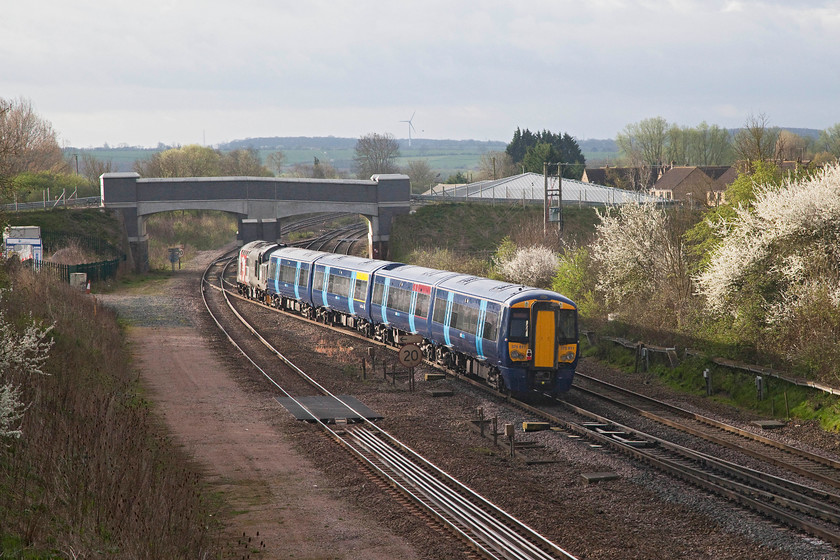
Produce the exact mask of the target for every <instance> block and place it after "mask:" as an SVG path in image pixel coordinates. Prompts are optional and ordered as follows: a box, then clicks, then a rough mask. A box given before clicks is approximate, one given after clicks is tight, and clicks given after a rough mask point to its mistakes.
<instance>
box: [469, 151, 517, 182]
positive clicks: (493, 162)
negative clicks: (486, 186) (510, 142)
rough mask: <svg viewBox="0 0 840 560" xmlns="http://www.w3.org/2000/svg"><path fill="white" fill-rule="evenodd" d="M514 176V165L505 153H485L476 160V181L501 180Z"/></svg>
mask: <svg viewBox="0 0 840 560" xmlns="http://www.w3.org/2000/svg"><path fill="white" fill-rule="evenodd" d="M515 174H516V165H515V164H514V163H513V158H511V157H510V154H508V153H507V152H487V153H485V154H481V158H479V160H478V179H479V180H481V179H502V178H504V177H510V176H511V175H515Z"/></svg>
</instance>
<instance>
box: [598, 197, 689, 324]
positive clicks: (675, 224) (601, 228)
mask: <svg viewBox="0 0 840 560" xmlns="http://www.w3.org/2000/svg"><path fill="white" fill-rule="evenodd" d="M599 216H600V219H601V223H600V224H598V225H597V226H596V228H597V237H596V239H595V241H594V242H593V244H592V248H591V251H592V260H593V262H594V263H595V264H596V266H597V267H598V272H599V274H598V280H597V289H598V291H599V292H600V293H601V294H603V297H604V301H605V303H606V305H607V308H608V310H611V311H613V312H619V314H621V315H624V316H625V318H629V317H635V318H637V319H643V320H645V321H653V322H655V323H656V324H655V325H653V326H656V327H663V326H668V327H679V326H680V325H681V324H682V320H683V316H684V311H683V310H684V307H685V306H686V305H687V303H688V300H689V298H690V294H691V285H690V277H689V275H688V272H687V266H686V262H685V248H684V245H683V242H682V239H681V236H682V234H683V232H684V228H683V227H682V224H681V223H680V221H679V219H678V218H676V217H674V216H669V214H668V213H666V211H665V210H664V209H662V208H660V207H658V206H656V205H654V204H627V205H624V206H623V207H621V209H620V210H617V209H614V208H608V209H607V210H606V211H605V212H604V213H600V212H599ZM666 310H667V312H666Z"/></svg>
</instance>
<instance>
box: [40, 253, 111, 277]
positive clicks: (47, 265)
mask: <svg viewBox="0 0 840 560" xmlns="http://www.w3.org/2000/svg"><path fill="white" fill-rule="evenodd" d="M123 261H125V255H123V256H122V257H120V258H116V259H111V260H109V261H99V262H95V263H85V264H58V263H51V262H49V261H40V262H38V263H37V265H35V264H34V261H26V262H33V266H36V268H37V269H38V271H39V272H40V273H41V274H48V275H50V276H54V277H56V278H58V279H60V280H62V281H63V282H67V283H70V275H71V274H73V273H76V272H84V273H85V274H87V279H88V281H89V282H101V281H104V280H108V279H109V278H114V277H116V275H117V270H118V269H119V267H120V263H122V262H123Z"/></svg>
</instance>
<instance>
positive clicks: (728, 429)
mask: <svg viewBox="0 0 840 560" xmlns="http://www.w3.org/2000/svg"><path fill="white" fill-rule="evenodd" d="M587 387H589V388H587ZM573 390H576V391H579V392H581V393H585V394H588V395H591V396H595V397H597V398H599V399H602V400H605V401H608V402H610V403H612V404H615V405H617V406H621V407H623V408H626V409H628V410H631V411H633V412H635V413H637V414H638V415H640V416H642V417H644V418H648V419H650V420H653V421H655V422H658V423H660V424H663V425H665V426H668V427H670V428H673V429H676V430H679V431H681V432H685V433H688V434H691V435H693V436H695V437H699V438H701V439H704V440H706V441H709V442H712V443H715V444H717V445H721V446H724V447H727V448H730V449H736V450H738V451H739V452H741V453H744V454H746V455H749V456H751V457H754V458H756V459H759V460H760V461H762V462H764V463H768V464H772V465H776V466H778V467H780V468H782V469H785V470H788V471H791V472H792V473H796V474H798V475H800V476H803V477H805V478H807V479H810V480H813V481H814V482H819V483H822V484H826V485H828V486H831V487H833V488H838V489H840V461H837V460H835V459H832V458H830V457H825V456H823V455H818V454H816V453H812V452H810V451H806V450H804V449H800V448H799V447H796V446H793V445H788V444H785V443H783V442H780V441H777V440H774V439H772V438H768V437H765V436H762V435H760V434H755V433H753V432H750V431H747V430H744V429H741V428H738V427H736V426H732V425H730V424H726V423H723V422H719V421H717V420H715V419H713V418H709V417H708V416H704V415H701V414H697V413H695V412H691V411H689V410H685V409H683V408H680V407H677V406H674V405H671V404H668V403H665V402H662V401H659V400H656V399H653V398H650V397H648V396H646V395H642V394H639V393H636V392H634V391H630V390H628V389H625V388H623V387H618V386H616V385H613V384H610V383H607V382H605V381H601V380H599V379H596V378H594V377H591V376H588V375H584V374H581V373H578V374H577V378H576V383H575V385H574V387H573Z"/></svg>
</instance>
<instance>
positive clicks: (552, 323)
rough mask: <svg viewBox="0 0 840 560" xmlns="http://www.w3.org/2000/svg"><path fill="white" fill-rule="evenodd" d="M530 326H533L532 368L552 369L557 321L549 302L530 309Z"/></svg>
mask: <svg viewBox="0 0 840 560" xmlns="http://www.w3.org/2000/svg"><path fill="white" fill-rule="evenodd" d="M531 324H532V325H534V327H533V329H534V331H533V335H532V340H533V341H534V346H533V348H534V356H533V364H534V367H538V368H553V367H556V366H557V331H556V329H557V319H556V316H555V306H554V304H553V303H551V302H537V303H535V304H534V306H533V308H532V309H531Z"/></svg>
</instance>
